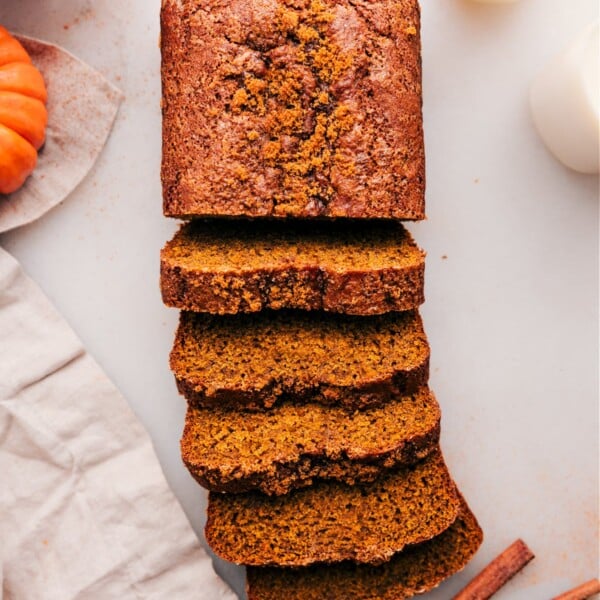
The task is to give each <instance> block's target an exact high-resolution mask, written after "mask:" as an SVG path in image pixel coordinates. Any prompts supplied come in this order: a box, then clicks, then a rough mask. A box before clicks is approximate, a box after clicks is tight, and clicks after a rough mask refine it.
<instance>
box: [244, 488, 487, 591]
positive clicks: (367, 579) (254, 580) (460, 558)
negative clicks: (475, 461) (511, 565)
mask: <svg viewBox="0 0 600 600" xmlns="http://www.w3.org/2000/svg"><path fill="white" fill-rule="evenodd" d="M461 502H462V506H461V511H460V515H459V516H458V518H457V519H456V521H454V523H453V524H452V525H451V526H450V527H449V528H448V529H447V530H446V531H444V532H443V533H441V534H440V535H438V536H436V537H435V538H433V539H431V540H429V541H427V542H423V543H421V544H418V545H416V546H413V547H410V548H407V549H406V550H404V551H403V552H400V553H399V554H396V555H394V556H393V557H392V558H391V560H390V561H389V562H387V563H384V564H382V565H379V566H370V565H357V564H355V563H351V562H344V563H340V564H337V565H318V566H313V567H305V568H301V569H278V568H276V567H262V568H261V567H249V568H248V571H247V573H248V580H247V592H248V600H281V599H282V598H286V599H287V600H405V599H406V598H412V597H413V596H416V595H417V594H423V593H425V592H428V591H430V590H432V589H433V588H435V587H437V586H438V585H439V584H440V583H442V581H444V580H445V579H447V578H448V577H450V576H452V575H454V574H455V573H458V572H459V571H461V570H462V569H464V567H465V566H466V565H467V563H468V562H469V561H470V560H471V558H472V557H473V555H474V554H475V553H476V552H477V550H478V548H479V546H480V545H481V542H482V541H483V532H482V531H481V528H480V527H479V523H477V519H476V518H475V516H474V515H473V513H472V512H471V510H470V509H469V507H468V506H467V504H466V503H465V501H464V500H462V501H461Z"/></svg>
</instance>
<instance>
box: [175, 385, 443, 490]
mask: <svg viewBox="0 0 600 600" xmlns="http://www.w3.org/2000/svg"><path fill="white" fill-rule="evenodd" d="M439 431H440V410H439V406H438V404H437V402H436V400H435V398H434V396H433V394H432V393H431V392H430V391H429V390H428V389H427V388H426V387H424V388H421V389H420V390H419V391H418V392H416V393H414V394H410V395H406V396H398V397H396V398H393V399H392V400H391V401H390V402H388V403H386V404H384V405H383V406H381V407H375V408H368V409H366V410H362V411H352V410H347V409H345V408H341V407H324V406H321V405H318V404H307V405H297V404H294V403H284V404H282V405H281V406H278V407H275V408H272V409H270V410H268V411H264V412H263V411H261V412H257V411H253V412H249V411H244V410H230V409H224V408H194V407H190V408H189V409H188V413H187V417H186V421H185V429H184V432H183V438H182V440H181V454H182V458H183V461H184V463H185V464H186V466H187V468H188V469H189V471H190V473H191V474H192V475H193V476H194V478H195V479H196V480H197V481H198V482H199V483H200V484H201V485H203V486H204V487H206V488H208V489H209V490H212V491H217V492H233V493H239V492H246V491H249V490H252V489H259V490H260V491H261V492H263V493H265V494H269V495H281V494H286V493H288V492H289V491H290V490H291V489H292V488H299V487H306V486H307V485H311V484H312V483H313V480H315V479H335V480H338V481H343V482H345V483H348V484H355V483H357V482H362V483H365V482H368V481H373V480H374V479H375V478H376V477H377V476H378V475H379V474H381V473H382V472H383V471H384V470H386V469H390V468H392V467H394V466H396V465H399V464H412V463H415V462H417V461H418V460H420V459H422V458H424V457H425V456H427V454H429V453H430V452H431V451H432V450H434V449H435V447H436V446H437V442H438V440H439Z"/></svg>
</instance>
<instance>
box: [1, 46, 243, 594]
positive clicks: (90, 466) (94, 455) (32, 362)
mask: <svg viewBox="0 0 600 600" xmlns="http://www.w3.org/2000/svg"><path fill="white" fill-rule="evenodd" d="M25 45H26V47H27V49H28V50H29V51H30V52H31V53H32V55H33V58H34V61H35V63H36V64H37V65H38V66H39V67H40V68H41V69H42V72H43V74H44V76H45V78H46V81H47V84H48V88H49V92H50V98H51V100H50V103H49V108H50V111H49V112H50V120H49V130H48V141H47V142H46V146H45V148H44V151H43V152H42V156H41V159H40V164H39V166H38V169H37V170H36V172H35V174H34V175H33V176H32V177H31V178H30V179H29V180H28V182H27V184H26V185H25V187H24V188H23V189H22V190H21V191H20V192H17V193H16V194H13V195H11V196H10V197H8V198H7V197H0V232H1V231H6V230H8V229H10V228H13V227H18V226H20V225H23V224H25V223H29V222H31V221H33V220H35V219H36V218H38V217H40V216H41V215H42V214H44V213H45V212H46V211H48V210H50V209H51V208H52V207H53V206H55V205H56V204H57V203H58V202H60V201H61V200H63V199H64V198H65V197H66V196H67V195H68V194H69V193H70V192H71V191H72V190H73V189H74V187H75V186H76V185H77V184H78V183H79V182H80V181H81V179H83V177H84V176H85V175H86V174H87V172H88V171H89V169H90V168H91V166H92V165H93V163H94V161H95V159H96V158H97V156H98V155H99V153H100V151H101V150H102V147H103V146H104V143H105V141H106V138H107V137H108V134H109V133H110V130H111V127H112V123H113V121H114V118H115V115H116V113H117V110H118V106H119V104H120V101H121V98H122V96H121V93H120V92H119V91H118V90H117V89H116V88H114V87H113V86H111V85H110V84H109V83H108V82H107V81H106V80H105V79H104V78H103V77H102V76H101V75H100V74H99V73H97V72H96V71H94V70H93V69H91V68H90V67H88V66H87V65H85V64H83V63H81V62H80V61H79V60H77V59H76V58H74V57H73V56H71V55H70V54H68V53H66V52H65V51H63V50H61V49H59V48H57V47H55V46H50V45H45V44H42V43H41V42H37V41H32V40H26V41H25ZM235 597H236V596H235V595H234V594H233V592H231V591H230V590H229V588H228V587H227V586H226V584H225V583H224V582H223V581H222V580H220V579H219V578H218V577H217V575H216V574H215V572H214V571H213V569H212V563H211V561H210V559H209V557H208V556H207V554H206V553H205V552H204V550H203V549H202V547H201V546H200V544H199V542H198V540H197V538H196V536H195V534H194V532H193V530H192V528H191V527H190V525H189V523H188V522H187V519H186V517H185V515H184V513H183V511H182V509H181V507H180V506H179V504H178V502H177V500H176V499H175V496H174V495H173V493H172V492H171V490H170V489H169V487H168V485H167V482H166V480H165V478H164V476H163V474H162V471H161V469H160V466H159V464H158V460H157V458H156V455H155V454H154V451H153V448H152V444H151V441H150V438H149V437H148V435H147V433H146V432H145V431H144V429H143V427H142V426H141V424H140V423H139V422H138V421H137V419H136V418H135V416H134V415H133V413H132V412H131V410H130V408H129V406H128V405H127V402H126V401H125V399H124V398H123V397H122V396H121V395H120V394H119V392H118V391H117V389H116V388H115V387H114V386H113V384H112V383H111V382H110V381H109V380H108V378H107V377H106V375H105V374H104V373H103V372H102V370H101V369H100V367H99V366H98V365H97V364H96V363H95V362H94V360H93V359H92V358H91V357H90V356H89V355H88V354H87V353H86V352H85V349H84V348H83V347H82V345H81V342H80V341H79V340H78V338H77V337H76V336H75V334H74V333H73V332H72V331H71V329H70V328H69V326H68V325H67V324H66V322H65V321H64V320H63V319H62V317H61V316H60V315H59V314H58V313H57V312H56V310H55V309H54V308H53V307H52V306H51V304H50V302H49V301H48V300H47V298H46V297H45V296H44V294H43V293H42V292H41V290H40V289H39V288H38V287H37V286H36V285H35V284H34V283H33V282H32V281H31V280H30V279H28V278H27V277H26V276H25V275H24V274H23V272H22V270H21V268H20V266H19V265H18V263H17V262H16V261H15V259H14V258H12V257H11V256H10V255H9V254H8V253H6V252H5V251H4V250H2V249H1V248H0V600H111V599H113V598H118V599H119V600H130V599H132V600H134V599H144V600H145V599H157V600H158V599H165V600H188V599H189V600H234V599H235Z"/></svg>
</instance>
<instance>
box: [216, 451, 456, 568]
mask: <svg viewBox="0 0 600 600" xmlns="http://www.w3.org/2000/svg"><path fill="white" fill-rule="evenodd" d="M459 509H460V501H459V497H458V494H457V491H456V487H455V485H454V483H453V482H452V480H451V478H450V475H449V473H448V470H447V468H446V465H445V464H444V461H443V458H442V455H441V453H440V452H439V451H436V452H433V453H432V454H430V455H429V456H428V457H427V458H425V459H424V460H422V461H421V462H419V463H417V464H415V465H412V466H409V467H403V468H401V469H399V470H396V471H392V472H389V473H386V474H385V475H382V476H381V477H379V478H378V479H377V480H375V481H374V482H373V483H370V484H366V485H356V486H350V485H347V484H344V483H339V482H331V481H326V482H319V483H316V484H315V485H314V486H312V487H308V488H304V489H301V490H296V491H294V492H291V493H290V494H287V495H285V496H267V495H265V494H261V493H260V492H247V493H245V494H217V493H215V492H211V494H210V495H209V503H208V520H207V524H206V529H205V534H206V540H207V542H208V544H209V545H210V547H211V548H212V549H213V551H214V552H215V553H216V554H217V555H218V556H220V557H221V558H223V559H225V560H228V561H230V562H234V563H239V564H246V565H252V566H274V565H277V566H295V567H299V566H306V565H310V564H314V563H327V562H340V561H344V560H353V561H355V562H359V563H371V564H377V563H382V562H385V561H387V560H389V559H390V558H391V557H392V556H393V555H394V554H396V553H397V552H400V551H401V550H402V549H403V548H404V547H405V546H407V545H411V544H418V543H420V542H424V541H426V540H429V539H431V538H432V537H434V536H436V535H439V534H440V533H441V532H442V531H445V530H446V529H447V528H448V527H449V526H450V525H451V524H452V523H453V522H454V521H455V519H456V518H457V516H458V513H459Z"/></svg>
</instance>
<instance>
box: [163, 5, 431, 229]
mask: <svg viewBox="0 0 600 600" xmlns="http://www.w3.org/2000/svg"><path fill="white" fill-rule="evenodd" d="M161 30H162V35H161V50H162V113H163V153H162V156H163V158H162V170H161V176H162V185H163V198H164V212H165V215H167V216H172V217H183V218H191V217H198V216H211V215H212V216H216V215H221V216H225V215H227V216H237V217H241V216H249V217H288V216H289V217H292V216H293V217H354V218H382V219H385V218H387V219H422V218H423V217H424V204H425V196H424V191H425V153H424V145H423V126H422V111H421V104H422V90H421V56H420V50H421V45H420V37H419V36H420V15H419V4H418V1H417V0H369V1H368V2H365V1H361V2H357V1H355V0H318V1H317V0H315V1H312V2H308V1H302V2H290V1H288V0H269V1H268V2H267V1H265V0H243V1H242V0H232V1H231V2H224V1H223V0H163V3H162V15H161Z"/></svg>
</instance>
